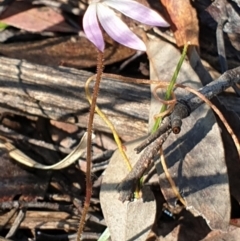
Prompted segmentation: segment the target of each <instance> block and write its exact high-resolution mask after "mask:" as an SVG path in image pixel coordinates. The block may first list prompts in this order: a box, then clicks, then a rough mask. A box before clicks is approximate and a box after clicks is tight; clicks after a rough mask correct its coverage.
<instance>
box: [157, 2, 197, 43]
mask: <svg viewBox="0 0 240 241" xmlns="http://www.w3.org/2000/svg"><path fill="white" fill-rule="evenodd" d="M161 2H162V4H163V5H164V6H165V8H166V10H167V13H168V19H167V21H168V22H169V23H170V24H171V28H172V30H173V32H174V35H175V38H176V42H177V45H178V46H179V47H182V46H184V45H185V44H186V43H187V42H188V41H190V42H191V45H195V46H199V42H198V33H199V28H198V19H197V13H196V10H195V9H194V8H193V7H192V6H191V3H190V1H189V0H178V1H176V0H162V1H161Z"/></svg>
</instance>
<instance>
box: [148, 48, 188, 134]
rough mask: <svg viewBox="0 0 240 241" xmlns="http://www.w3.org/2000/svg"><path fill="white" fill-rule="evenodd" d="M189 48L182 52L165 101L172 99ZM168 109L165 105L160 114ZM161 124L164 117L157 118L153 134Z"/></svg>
mask: <svg viewBox="0 0 240 241" xmlns="http://www.w3.org/2000/svg"><path fill="white" fill-rule="evenodd" d="M187 48H188V44H185V46H184V48H183V52H182V55H181V58H180V60H179V62H178V64H177V67H176V69H175V71H174V74H173V77H172V79H171V81H170V83H169V86H168V88H167V91H166V94H165V98H164V99H165V100H169V99H170V97H171V93H172V91H173V88H174V85H175V83H176V80H177V77H178V73H179V71H180V69H181V67H182V63H183V61H184V59H185V57H186V54H187ZM166 109H167V105H165V104H163V105H162V108H161V110H160V112H159V113H162V112H164V111H165V110H166ZM161 122H162V117H159V118H157V120H156V121H155V123H154V126H153V129H152V133H154V132H155V131H156V130H157V129H158V127H159V125H160V124H161Z"/></svg>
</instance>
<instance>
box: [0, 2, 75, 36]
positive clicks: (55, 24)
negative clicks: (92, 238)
mask: <svg viewBox="0 0 240 241" xmlns="http://www.w3.org/2000/svg"><path fill="white" fill-rule="evenodd" d="M0 21H1V22H4V23H6V24H8V25H11V26H14V27H16V28H20V29H24V30H27V31H30V32H42V31H58V32H77V31H78V30H77V29H74V28H72V27H71V26H70V25H68V24H67V23H66V22H65V19H64V17H63V16H62V14H60V13H57V12H56V11H54V10H53V9H52V8H50V7H45V6H44V7H33V6H32V5H31V4H30V3H28V2H23V1H14V2H13V3H12V4H11V5H10V6H9V7H8V8H7V9H6V10H5V11H4V12H3V14H1V16H0Z"/></svg>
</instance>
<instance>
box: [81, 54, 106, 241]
mask: <svg viewBox="0 0 240 241" xmlns="http://www.w3.org/2000/svg"><path fill="white" fill-rule="evenodd" d="M102 72H103V53H102V52H100V51H98V61H97V76H96V82H95V85H94V89H93V95H92V104H91V106H90V112H89V120H88V132H87V160H86V162H87V170H86V200H85V202H84V207H83V212H82V216H81V219H80V223H79V228H78V232H77V241H80V238H81V234H82V233H83V228H84V224H85V219H86V216H87V212H88V208H89V205H90V200H91V196H92V180H91V157H92V155H91V154H92V153H91V148H92V131H93V118H94V113H95V107H96V102H97V96H98V92H99V87H100V82H101V78H102Z"/></svg>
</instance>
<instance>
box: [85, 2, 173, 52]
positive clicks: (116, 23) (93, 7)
mask: <svg viewBox="0 0 240 241" xmlns="http://www.w3.org/2000/svg"><path fill="white" fill-rule="evenodd" d="M112 8H113V9H116V10H117V11H119V12H121V13H123V14H124V15H126V16H128V17H130V18H132V19H134V20H137V21H139V22H141V23H143V24H146V25H150V26H161V27H168V26H169V24H168V23H167V22H166V21H165V20H164V19H163V18H162V17H161V16H160V15H159V14H158V13H157V12H155V11H153V10H151V9H149V8H147V7H145V6H143V5H142V4H140V3H138V2H136V1H133V0H93V1H92V2H91V3H90V5H89V7H88V9H87V11H86V13H85V15H84V17H83V29H84V32H85V34H86V36H87V38H88V39H89V40H90V41H91V42H92V43H93V44H94V45H95V46H96V47H97V48H98V49H99V50H100V51H102V52H103V50H104V48H105V43H104V39H103V34H102V31H101V28H100V26H99V22H100V24H101V25H102V27H103V29H104V30H105V31H106V32H107V34H108V35H109V36H110V37H111V38H112V39H114V40H115V41H116V42H118V43H120V44H122V45H125V46H127V47H129V48H133V49H137V50H141V51H146V46H145V44H144V42H143V41H142V40H141V39H140V38H138V37H137V35H135V34H134V33H133V32H132V31H131V30H130V29H129V27H128V26H127V25H126V24H125V23H124V22H123V21H122V20H121V19H120V18H119V17H118V16H117V15H116V13H115V12H114V11H113V10H112Z"/></svg>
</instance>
